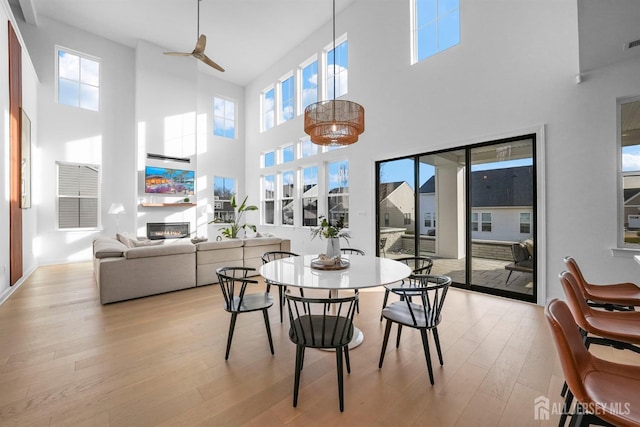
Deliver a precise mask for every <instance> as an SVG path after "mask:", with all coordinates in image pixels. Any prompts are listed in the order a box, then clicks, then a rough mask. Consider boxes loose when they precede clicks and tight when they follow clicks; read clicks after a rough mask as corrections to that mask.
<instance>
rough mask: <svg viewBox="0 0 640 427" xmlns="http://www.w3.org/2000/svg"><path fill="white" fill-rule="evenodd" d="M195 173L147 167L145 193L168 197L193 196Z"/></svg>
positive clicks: (145, 171) (145, 169)
mask: <svg viewBox="0 0 640 427" xmlns="http://www.w3.org/2000/svg"><path fill="white" fill-rule="evenodd" d="M195 175H196V174H195V171H192V170H184V169H171V168H162V167H158V166H146V167H145V168H144V192H145V193H150V194H158V195H162V194H164V195H167V196H187V195H193V194H195V192H194V183H195Z"/></svg>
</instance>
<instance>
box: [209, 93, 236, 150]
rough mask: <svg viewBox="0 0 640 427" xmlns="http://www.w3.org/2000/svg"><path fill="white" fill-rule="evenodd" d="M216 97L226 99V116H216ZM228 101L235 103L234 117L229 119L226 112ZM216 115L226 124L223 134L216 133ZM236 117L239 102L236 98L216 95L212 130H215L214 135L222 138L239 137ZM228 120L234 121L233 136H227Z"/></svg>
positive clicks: (214, 97)
mask: <svg viewBox="0 0 640 427" xmlns="http://www.w3.org/2000/svg"><path fill="white" fill-rule="evenodd" d="M216 99H219V100H222V101H224V105H225V108H224V112H225V115H224V116H222V117H221V116H216ZM227 102H231V103H232V104H233V118H232V119H228V118H227V115H226V112H227V108H226V104H227ZM216 117H218V118H221V119H222V120H223V122H224V124H225V126H224V127H223V129H222V130H223V134H222V135H218V134H216ZM236 117H238V102H237V101H236V100H235V99H232V98H228V97H225V96H220V95H214V96H213V114H212V118H213V121H212V130H213V136H216V137H220V138H227V139H234V140H235V139H238V132H237V126H236ZM228 121H231V122H232V123H233V136H227V135H225V133H226V132H225V130H226V124H227V122H228Z"/></svg>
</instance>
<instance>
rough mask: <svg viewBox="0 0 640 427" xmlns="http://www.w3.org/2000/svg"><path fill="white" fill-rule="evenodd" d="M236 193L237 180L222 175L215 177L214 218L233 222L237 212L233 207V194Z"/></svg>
mask: <svg viewBox="0 0 640 427" xmlns="http://www.w3.org/2000/svg"><path fill="white" fill-rule="evenodd" d="M234 194H236V180H235V179H234V178H225V177H221V176H215V177H213V218H214V219H215V220H216V221H217V222H232V221H233V219H234V215H235V212H234V210H233V208H232V207H231V196H233V195H234Z"/></svg>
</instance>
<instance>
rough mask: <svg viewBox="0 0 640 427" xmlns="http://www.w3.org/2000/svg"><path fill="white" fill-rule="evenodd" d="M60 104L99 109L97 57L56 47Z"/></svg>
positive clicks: (98, 64)
mask: <svg viewBox="0 0 640 427" xmlns="http://www.w3.org/2000/svg"><path fill="white" fill-rule="evenodd" d="M56 54H57V74H58V76H57V81H58V94H57V96H58V104H64V105H70V106H72V107H79V108H84V109H86V110H92V111H98V110H99V107H100V62H99V61H98V59H96V58H92V57H89V56H87V55H83V54H81V53H78V52H73V51H70V50H68V49H63V48H60V47H58V48H56Z"/></svg>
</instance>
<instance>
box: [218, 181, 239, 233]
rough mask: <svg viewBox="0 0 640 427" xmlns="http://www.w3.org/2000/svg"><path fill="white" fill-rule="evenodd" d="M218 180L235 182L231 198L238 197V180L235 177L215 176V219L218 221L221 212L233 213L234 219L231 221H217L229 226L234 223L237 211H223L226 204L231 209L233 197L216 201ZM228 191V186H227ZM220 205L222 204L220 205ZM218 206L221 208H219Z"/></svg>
mask: <svg viewBox="0 0 640 427" xmlns="http://www.w3.org/2000/svg"><path fill="white" fill-rule="evenodd" d="M216 179H223V180H227V179H228V180H231V181H233V191H232V192H231V196H237V194H238V179H237V178H233V177H226V176H218V175H214V176H213V219H214V220H217V219H218V213H219V211H220V212H232V215H231V216H232V218H231V221H226V220H224V219H223V220H220V221H216V222H218V223H220V224H229V223H231V222H233V218H234V217H235V211H234V210H233V208H231V209H226V210H225V209H223V207H224V204H225V202H227V203H229V207H230V204H231V197H229V198H228V199H216V197H219V196H216ZM225 189H226V186H225ZM220 203H222V204H221V205H220ZM218 206H220V207H219V208H218Z"/></svg>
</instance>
